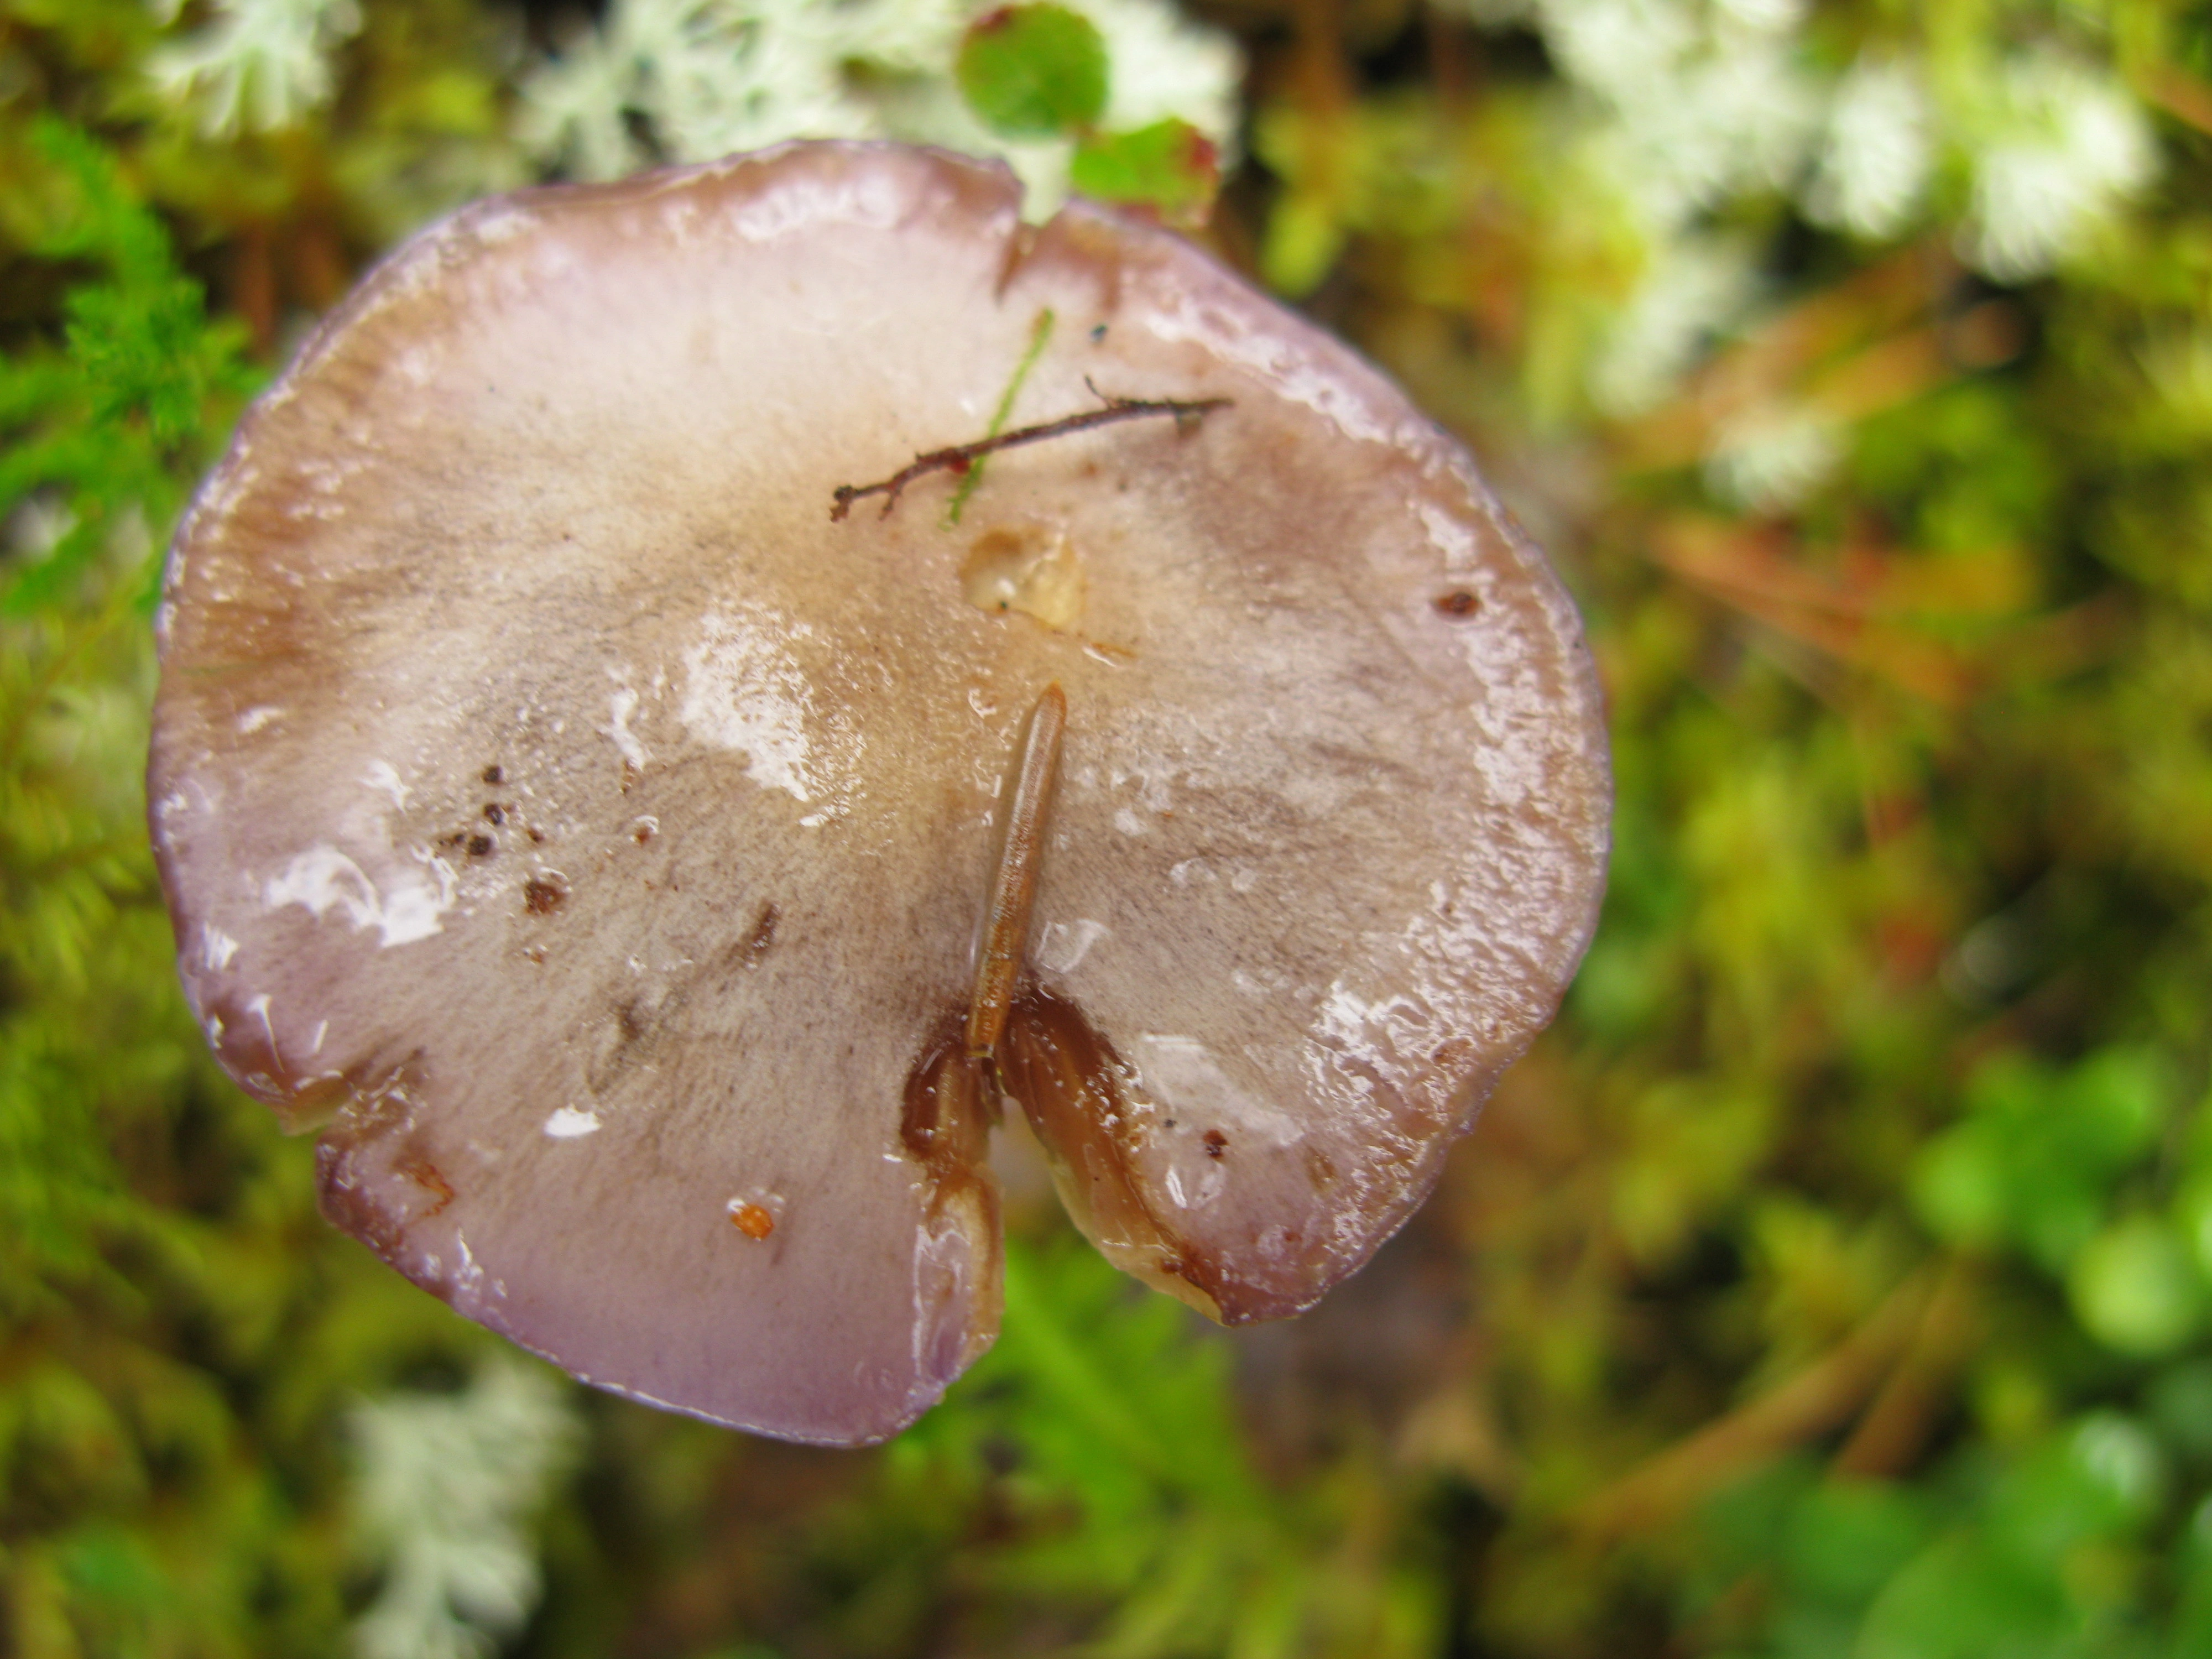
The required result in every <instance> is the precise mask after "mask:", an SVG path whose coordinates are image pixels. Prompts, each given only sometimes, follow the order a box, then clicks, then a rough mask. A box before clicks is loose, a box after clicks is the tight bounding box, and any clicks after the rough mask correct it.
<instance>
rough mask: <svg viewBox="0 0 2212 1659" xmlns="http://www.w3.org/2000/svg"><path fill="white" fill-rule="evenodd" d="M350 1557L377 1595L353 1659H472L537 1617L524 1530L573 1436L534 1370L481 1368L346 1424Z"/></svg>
mask: <svg viewBox="0 0 2212 1659" xmlns="http://www.w3.org/2000/svg"><path fill="white" fill-rule="evenodd" d="M347 1426H348V1428H349V1431H350V1434H351V1437H352V1440H353V1445H354V1452H355V1456H356V1481H355V1486H354V1494H353V1508H354V1514H355V1521H356V1526H357V1527H358V1528H359V1531H360V1534H361V1538H362V1544H363V1546H364V1547H365V1548H366V1550H367V1551H368V1553H369V1554H370V1555H371V1557H372V1558H373V1559H375V1560H377V1561H379V1562H380V1564H381V1565H382V1567H383V1585H382V1588H381V1589H380V1590H379V1592H378V1594H377V1596H376V1599H375V1601H373V1602H371V1603H370V1604H369V1606H368V1609H367V1610H366V1611H365V1612H363V1613H362V1616H361V1618H360V1620H358V1621H357V1622H356V1624H355V1626H354V1629H353V1638H354V1650H355V1651H356V1653H357V1654H358V1655H359V1656H360V1659H478V1656H482V1655H484V1654H487V1653H489V1652H490V1651H491V1650H492V1648H493V1646H494V1644H495V1641H496V1639H497V1638H501V1637H503V1636H507V1635H509V1634H512V1633H513V1632H515V1631H517V1630H519V1629H520V1628H521V1626H522V1623H523V1621H524V1620H526V1619H527V1618H528V1617H529V1615H530V1610H531V1609H532V1607H535V1606H536V1605H537V1602H538V1590H539V1587H540V1581H539V1574H538V1559H537V1551H536V1548H535V1547H534V1546H533V1544H532V1540H531V1538H530V1537H529V1535H528V1533H527V1531H526V1528H527V1526H528V1523H529V1522H530V1520H531V1518H532V1513H533V1511H535V1510H536V1509H537V1508H538V1504H540V1503H541V1502H542V1501H543V1499H544V1494H545V1489H546V1486H547V1485H548V1483H549V1482H550V1480H551V1479H552V1478H553V1476H554V1475H555V1474H556V1473H558V1472H559V1471H560V1470H561V1469H562V1468H563V1467H564V1466H565V1465H566V1463H567V1462H568V1459H569V1457H570V1455H571V1454H572V1452H573V1450H574V1446H575V1443H576V1440H577V1438H578V1436H579V1432H580V1428H579V1425H578V1423H577V1420H576V1418H575V1415H574V1412H573V1410H572V1409H571V1408H570V1407H569V1406H568V1401H567V1397H566V1395H565V1393H564V1392H563V1390H562V1387H561V1386H560V1385H559V1384H558V1383H555V1382H554V1381H553V1380H552V1379H551V1377H550V1376H548V1375H547V1374H546V1372H545V1371H544V1369H543V1368H541V1367H538V1366H533V1365H529V1364H525V1363H524V1362H522V1361H520V1360H517V1359H512V1358H497V1359H493V1360H490V1361H488V1362H487V1363H486V1364H484V1366H483V1369H482V1370H480V1371H478V1372H477V1376H476V1378H475V1380H474V1381H473V1382H472V1383H471V1384H470V1386H469V1387H468V1388H467V1389H465V1390H463V1391H462V1392H460V1393H459V1394H450V1395H434V1394H395V1395H387V1396H386V1397H385V1398H383V1399H381V1400H374V1401H367V1402H365V1403H363V1404H362V1405H361V1406H359V1407H356V1409H355V1410H354V1412H353V1413H352V1415H351V1417H350V1419H349V1421H348V1425H347Z"/></svg>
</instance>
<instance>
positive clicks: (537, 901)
mask: <svg viewBox="0 0 2212 1659" xmlns="http://www.w3.org/2000/svg"><path fill="white" fill-rule="evenodd" d="M567 897H568V891H567V890H566V889H564V888H563V887H562V885H561V884H560V883H559V882H557V881H548V880H546V879H545V878H544V877H543V876H532V877H531V878H530V879H529V880H528V881H526V882H524V883H523V884H522V908H524V909H526V910H527V911H529V912H530V914H531V915H533V916H550V915H552V914H553V913H554V912H555V911H556V910H557V909H559V908H561V903H562V900H564V899H566V898H567Z"/></svg>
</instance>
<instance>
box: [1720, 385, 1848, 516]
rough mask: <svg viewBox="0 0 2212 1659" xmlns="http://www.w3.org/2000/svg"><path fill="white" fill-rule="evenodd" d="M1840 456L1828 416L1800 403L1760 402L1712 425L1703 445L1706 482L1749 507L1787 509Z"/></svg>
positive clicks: (1829, 470)
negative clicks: (1706, 443) (1716, 425)
mask: <svg viewBox="0 0 2212 1659" xmlns="http://www.w3.org/2000/svg"><path fill="white" fill-rule="evenodd" d="M1842 459H1843V445H1842V443H1841V442H1840V441H1839V439H1838V434H1837V432H1836V428H1835V423H1834V422H1832V421H1830V420H1828V419H1826V417H1824V416H1821V415H1820V413H1819V412H1817V411H1816V410H1809V409H1806V408H1802V407H1799V406H1794V405H1787V404H1758V405H1756V406H1754V407H1753V408H1751V409H1747V410H1742V411H1741V412H1739V413H1738V414H1736V415H1735V416H1730V417H1729V419H1728V420H1726V421H1723V422H1721V424H1720V425H1719V427H1718V428H1717V429H1716V430H1715V432H1714V433H1713V435H1712V439H1711V442H1710V443H1709V444H1708V445H1707V446H1706V450H1705V482H1706V483H1707V485H1708V486H1709V487H1710V488H1711V489H1712V490H1713V491H1714V493H1715V494H1717V495H1721V496H1722V497H1723V498H1724V499H1726V500H1729V501H1734V502H1735V503H1736V504H1737V505H1738V506H1741V507H1748V508H1750V509H1751V510H1752V511H1753V512H1755V513H1781V512H1786V511H1788V510H1789V509H1790V508H1791V507H1797V506H1800V505H1802V503H1803V502H1804V501H1805V500H1806V499H1807V497H1808V496H1810V495H1812V494H1813V492H1814V490H1816V489H1819V488H1820V486H1821V485H1822V484H1824V483H1827V481H1828V480H1829V479H1830V478H1831V477H1833V476H1834V475H1835V471H1836V468H1837V465H1838V463H1839V462H1840V461H1841V460H1842Z"/></svg>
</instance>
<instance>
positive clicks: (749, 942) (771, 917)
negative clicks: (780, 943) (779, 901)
mask: <svg viewBox="0 0 2212 1659" xmlns="http://www.w3.org/2000/svg"><path fill="white" fill-rule="evenodd" d="M782 920H783V912H782V911H781V910H779V909H777V908H775V906H774V905H773V904H763V905H762V906H761V911H760V915H757V916H756V917H755V918H754V919H753V930H752V932H751V933H749V934H747V935H746V937H745V951H744V961H745V964H746V966H748V967H750V966H751V965H752V964H753V963H757V962H758V961H759V960H760V959H761V958H762V957H764V956H766V955H767V954H768V947H769V945H773V944H775V925H776V923H777V922H779V921H782Z"/></svg>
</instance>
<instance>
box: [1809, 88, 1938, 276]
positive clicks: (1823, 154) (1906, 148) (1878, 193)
mask: <svg viewBox="0 0 2212 1659" xmlns="http://www.w3.org/2000/svg"><path fill="white" fill-rule="evenodd" d="M1935 166H1936V117H1935V110H1934V107H1933V106H1931V105H1930V103H1929V98H1928V93H1927V90H1926V88H1924V87H1923V85H1922V83H1921V79H1920V76H1919V75H1918V73H1917V71H1916V70H1914V69H1913V68H1912V67H1911V65H1909V64H1905V63H1902V62H1897V61H1886V60H1881V59H1861V60H1860V62H1858V63H1857V64H1854V65H1853V66H1852V68H1851V70H1850V73H1849V74H1847V75H1845V76H1844V79H1843V82H1842V84H1841V85H1839V86H1838V88H1836V94H1835V99H1834V101H1833V102H1832V104H1831V105H1830V106H1829V110H1828V118H1827V121H1826V124H1825V125H1824V127H1823V129H1822V131H1821V134H1820V159H1819V161H1818V163H1817V165H1816V166H1815V167H1814V173H1813V176H1812V178H1811V179H1809V180H1808V183H1807V185H1806V187H1805V191H1804V196H1803V198H1802V199H1803V204H1804V208H1805V213H1806V216H1807V217H1808V218H1809V219H1811V220H1812V221H1813V222H1814V224H1817V225H1825V226H1827V227H1829V228H1832V229H1837V230H1844V231H1848V232H1850V234H1852V235H1854V236H1862V237H1865V238H1867V239H1869V240H1886V239H1887V238H1889V237H1893V236H1895V235H1896V234H1898V233H1899V232H1900V231H1902V230H1903V229H1905V227H1906V226H1907V225H1909V224H1910V223H1911V222H1912V217H1913V216H1914V214H1915V213H1916V212H1917V210H1918V209H1919V207H1920V204H1921V201H1922V198H1923V197H1924V196H1925V195H1926V193H1927V190H1928V180H1929V175H1930V173H1933V172H1934V170H1935Z"/></svg>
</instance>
